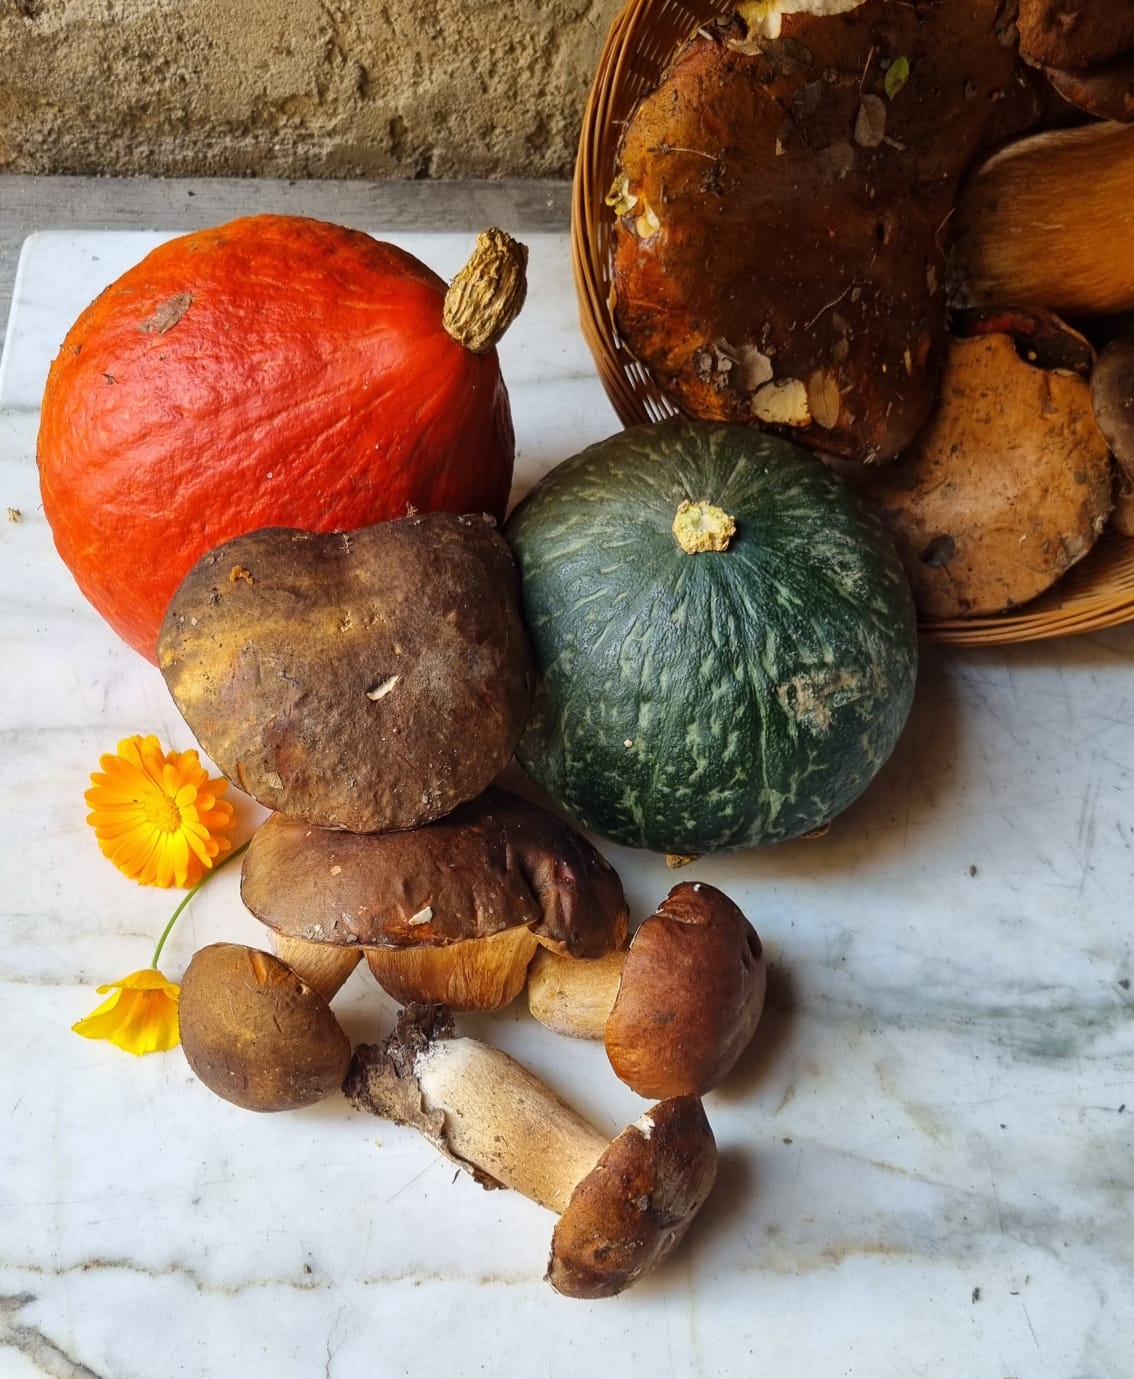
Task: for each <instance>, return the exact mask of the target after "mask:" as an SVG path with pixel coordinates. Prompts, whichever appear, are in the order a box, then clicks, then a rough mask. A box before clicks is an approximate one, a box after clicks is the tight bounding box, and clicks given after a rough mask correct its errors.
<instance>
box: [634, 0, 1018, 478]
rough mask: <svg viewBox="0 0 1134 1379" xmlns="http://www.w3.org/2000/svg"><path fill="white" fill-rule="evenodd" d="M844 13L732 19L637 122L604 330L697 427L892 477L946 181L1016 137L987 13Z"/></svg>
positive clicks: (936, 312)
mask: <svg viewBox="0 0 1134 1379" xmlns="http://www.w3.org/2000/svg"><path fill="white" fill-rule="evenodd" d="M846 8H847V7H846V6H845V5H841V4H838V5H836V4H831V3H815V0H812V3H808V4H791V5H785V4H774V3H764V4H761V3H755V4H743V5H740V6H739V7H738V13H737V14H736V15H734V16H732V17H730V18H727V19H721V20H719V21H714V22H710V23H707V24H704V25H702V26H701V27H700V28H699V29H698V30H697V32H696V34H695V35H694V36H693V37H692V38H691V39H690V40H689V41H688V42H687V43H686V44H685V45H684V46H683V47H682V48H681V49H680V50H679V51H678V53H677V54H676V55H675V56H674V58H673V60H672V61H671V62H670V63H669V64H668V66H667V67H666V69H665V71H664V73H663V75H662V77H661V79H660V81H659V83H658V85H657V86H656V87H655V89H654V90H653V91H651V92H649V93H647V94H646V95H645V96H644V97H643V98H642V100H641V101H640V102H639V104H638V105H637V106H636V107H635V109H634V110H633V111H632V112H631V114H630V117H629V119H628V120H627V122H626V127H625V130H624V133H623V135H622V139H621V143H620V146H619V150H618V155H617V172H616V177H615V183H614V187H613V189H612V192H611V195H610V196H609V197H608V201H609V204H610V205H611V206H612V207H613V210H614V214H615V223H614V226H613V233H612V240H611V245H612V253H613V263H612V279H613V287H614V320H615V324H616V326H617V330H618V335H619V338H620V339H621V340H622V341H623V342H624V343H625V344H626V346H627V347H628V349H630V350H631V351H632V352H633V353H634V355H635V356H636V357H637V358H638V360H640V361H641V363H642V365H643V366H644V367H645V368H646V369H647V370H648V371H649V374H650V376H651V378H652V379H653V380H654V381H655V382H656V383H657V384H658V386H659V387H660V388H662V389H664V390H665V392H666V393H667V394H668V395H669V396H670V397H671V398H672V399H673V401H674V403H675V404H676V405H677V406H678V407H680V408H681V409H682V410H684V411H686V412H687V413H689V414H690V415H693V416H698V417H703V418H706V419H711V420H726V421H744V422H755V423H757V424H759V425H763V426H767V427H771V428H773V429H777V430H780V431H783V432H786V433H787V434H789V435H791V436H792V437H793V438H794V439H798V440H801V441H802V442H803V443H804V444H807V445H811V446H813V447H815V448H818V449H821V450H822V451H824V452H825V453H830V454H837V455H840V456H843V457H846V458H850V459H856V460H868V459H870V460H873V459H878V460H889V459H892V458H894V456H896V455H897V454H899V453H900V452H901V451H902V449H903V448H904V447H905V445H906V444H907V443H908V442H909V440H910V438H911V437H912V436H913V435H914V434H915V433H916V432H917V430H918V429H919V428H920V427H921V425H922V424H923V422H924V421H925V418H926V416H927V414H928V412H929V409H930V407H931V405H932V402H933V397H934V392H935V385H936V381H937V374H938V368H939V365H940V359H941V353H942V349H943V346H944V341H945V330H946V307H945V260H944V255H943V251H942V247H941V230H942V227H943V225H944V224H945V223H946V222H947V221H948V219H949V216H950V213H951V211H952V208H953V203H954V197H955V193H956V188H957V184H958V181H959V179H960V177H961V175H962V173H963V171H964V170H965V168H966V167H967V165H968V163H969V162H970V160H971V159H972V158H973V157H974V156H976V155H977V153H978V152H979V151H980V150H981V149H982V148H984V147H986V146H987V145H986V144H985V139H986V138H987V137H988V134H989V129H990V121H993V120H995V121H996V122H997V124H998V128H997V133H998V134H1003V135H1004V136H1005V137H1007V135H1008V134H1010V133H1012V132H1018V130H1019V129H1020V128H1024V127H1026V124H1025V123H1021V124H1020V125H1017V126H1015V127H1014V128H1013V127H1012V122H1011V120H1010V119H1008V114H1007V112H1008V110H1009V108H1010V107H1011V108H1014V107H1015V102H1014V101H1012V100H1009V99H1008V98H1007V97H1008V93H1009V91H1010V90H1011V89H1013V88H1014V84H1015V80H1016V72H1017V68H1018V63H1017V58H1016V53H1015V50H1014V47H1013V45H1012V43H1011V42H1010V41H1006V35H1007V37H1008V38H1010V37H1011V35H1010V34H1007V30H1008V22H1007V20H1006V19H1005V17H1004V14H1003V7H1002V6H1001V5H1000V3H999V0H977V2H976V3H971V4H967V5H964V6H955V5H931V6H927V5H894V4H890V3H887V2H886V0H864V3H861V4H858V5H855V6H853V7H850V9H849V12H847V13H835V12H834V11H836V10H842V9H846ZM793 11H794V12H793ZM772 32H775V34H776V36H775V37H770V36H769V34H770V33H772ZM1033 111H1034V107H1033V105H1032V102H1031V98H1030V96H1029V99H1028V101H1027V103H1026V110H1025V109H1024V107H1021V116H1020V118H1021V120H1025V118H1026V119H1027V120H1030V118H1031V116H1032V114H1033ZM1005 120H1006V121H1007V125H1008V127H1007V128H1005V127H1004V124H1003V123H1001V122H1002V121H1005ZM911 189H912V190H911Z"/></svg>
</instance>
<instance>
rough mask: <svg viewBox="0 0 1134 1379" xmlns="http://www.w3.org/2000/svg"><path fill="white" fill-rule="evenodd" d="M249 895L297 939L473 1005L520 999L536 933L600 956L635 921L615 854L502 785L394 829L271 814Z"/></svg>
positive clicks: (431, 997)
mask: <svg viewBox="0 0 1134 1379" xmlns="http://www.w3.org/2000/svg"><path fill="white" fill-rule="evenodd" d="M240 893H241V897H242V899H243V900H244V903H245V905H246V906H247V907H248V909H249V910H251V911H252V913H253V914H254V915H256V917H257V918H258V919H260V920H262V921H263V922H264V923H265V924H267V925H268V926H269V927H270V928H272V929H274V930H276V931H277V932H278V933H279V934H280V935H283V936H285V937H286V938H287V939H289V940H295V939H299V940H306V941H308V942H311V943H317V944H331V945H336V946H338V947H339V948H340V949H343V948H345V949H348V950H349V949H354V950H356V951H362V950H366V952H367V956H368V960H369V961H370V965H371V968H372V970H373V971H374V973H375V976H377V977H378V979H379V981H381V982H382V983H383V985H385V986H387V989H389V990H391V991H392V993H393V994H394V995H395V996H396V997H397V998H398V999H399V1000H401V1001H403V1002H406V1003H409V1002H413V1001H420V1002H426V1003H429V1002H433V1001H438V1000H444V1002H445V1003H446V1004H448V1005H451V1006H453V1007H454V1008H456V1009H465V1010H470V1009H494V1008H496V1007H498V1006H500V1005H503V1004H506V1003H507V1001H508V1000H511V999H512V997H513V996H515V995H516V994H517V992H518V991H519V990H520V987H521V986H522V985H523V979H524V973H525V970H526V967H527V964H528V962H529V961H530V959H531V957H532V953H533V952H534V948H535V944H536V943H537V942H538V943H542V944H545V945H547V946H548V947H550V948H553V949H555V950H557V951H561V952H567V953H571V954H574V955H576V956H579V957H598V956H600V955H601V954H603V953H607V952H610V951H611V950H612V949H615V948H618V947H620V946H621V945H622V943H623V942H624V941H625V936H626V927H627V906H626V897H625V895H624V894H623V890H622V883H621V882H620V881H619V879H618V874H617V873H616V872H615V870H614V868H613V867H612V866H611V865H610V864H609V862H607V861H606V859H605V858H604V857H603V856H602V855H601V854H600V853H598V852H597V851H596V850H595V849H594V848H593V847H592V846H591V844H590V843H589V842H588V841H587V840H586V839H585V838H584V837H583V836H582V834H580V833H578V832H576V830H574V829H573V828H571V827H569V826H568V825H567V824H565V823H563V822H562V821H561V820H560V819H558V818H557V817H556V816H555V815H553V814H550V813H549V812H548V811H547V810H544V809H540V808H539V807H538V806H536V805H533V804H529V803H528V802H527V801H526V800H522V799H521V798H520V797H519V796H517V795H512V794H510V793H509V792H508V791H504V790H500V789H497V788H492V789H489V790H487V791H485V792H484V793H483V794H482V795H480V796H478V797H477V798H476V799H475V800H471V801H469V802H468V803H467V804H465V805H462V806H460V807H459V808H458V809H456V810H454V811H453V813H452V814H449V815H447V816H446V817H445V818H444V819H439V820H437V821H436V822H434V823H431V824H427V825H425V826H423V827H421V828H417V829H411V830H405V831H403V832H397V833H377V834H351V833H344V832H342V831H340V830H337V829H320V828H315V827H313V826H312V825H310V824H305V823H302V822H300V821H298V820H296V819H291V818H288V817H287V816H285V815H282V814H276V815H273V816H272V817H271V818H269V819H268V820H267V822H266V823H265V824H264V825H263V826H262V827H261V828H260V829H259V831H258V832H257V833H256V834H255V836H254V837H253V839H252V843H251V845H250V847H249V849H248V852H247V854H246V856H245V858H244V865H243V871H242V874H241V883H240ZM508 931H511V935H512V937H511V939H509V938H508V936H507V935H508ZM487 939H491V940H493V943H492V944H491V945H488V944H485V943H484V942H483V941H484V940H487ZM429 950H432V952H431V951H429ZM400 958H404V961H399V959H400Z"/></svg>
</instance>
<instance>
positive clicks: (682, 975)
mask: <svg viewBox="0 0 1134 1379" xmlns="http://www.w3.org/2000/svg"><path fill="white" fill-rule="evenodd" d="M766 988H767V967H766V964H765V961H764V952H763V946H762V945H761V943H760V938H759V935H758V934H757V933H756V930H755V929H754V928H753V927H752V925H751V924H750V923H749V922H748V920H747V919H746V918H745V917H744V915H743V913H742V912H741V911H740V910H739V909H738V908H737V906H736V905H735V904H733V902H732V901H731V900H730V899H729V898H728V896H726V895H725V894H724V893H723V892H722V891H719V890H717V888H716V887H715V886H710V885H707V884H705V883H704V882H699V881H694V882H688V881H685V882H682V883H681V884H680V885H677V886H674V888H673V889H672V890H671V891H670V893H669V895H668V896H667V897H666V898H665V900H663V901H662V903H661V904H660V905H659V906H658V908H657V910H656V911H655V912H654V913H653V914H652V915H650V916H649V917H648V918H646V919H644V920H643V921H642V923H641V924H640V925H639V926H638V929H637V930H636V932H635V934H634V937H633V940H632V941H631V943H630V946H629V948H627V949H625V950H624V951H621V952H618V953H613V954H611V955H610V956H608V957H606V958H599V959H597V960H594V961H585V960H582V959H576V958H570V957H565V956H562V955H560V954H556V953H551V952H543V953H540V954H538V955H537V957H536V960H535V962H534V963H533V964H532V969H531V972H530V973H529V975H528V1007H529V1009H530V1010H531V1013H532V1014H533V1015H534V1016H535V1018H536V1019H537V1020H539V1021H540V1022H541V1023H542V1024H545V1025H547V1026H548V1027H549V1028H551V1029H555V1030H558V1031H559V1032H560V1033H563V1034H569V1035H574V1036H577V1037H581V1038H592V1039H602V1040H604V1042H605V1045H606V1052H607V1057H608V1058H609V1059H610V1064H611V1067H612V1068H613V1069H614V1071H615V1073H616V1074H617V1075H618V1077H619V1078H621V1079H622V1081H623V1082H625V1083H626V1084H627V1086H629V1087H631V1088H633V1090H634V1091H636V1092H637V1093H638V1094H639V1096H644V1097H669V1096H678V1095H681V1094H683V1093H691V1094H696V1095H701V1094H703V1093H705V1092H707V1091H709V1090H710V1089H711V1088H713V1087H715V1086H717V1085H718V1084H719V1083H720V1082H721V1081H723V1079H724V1078H725V1077H727V1075H728V1074H729V1072H730V1071H731V1070H732V1068H733V1066H734V1065H735V1063H736V1060H737V1059H738V1058H739V1057H740V1055H741V1053H742V1052H743V1051H744V1049H745V1048H746V1047H747V1046H748V1044H749V1042H750V1041H751V1039H752V1036H753V1034H754V1033H755V1030H756V1026H757V1024H758V1023H759V1020H760V1015H761V1012H762V1011H763V1009H764V995H765V991H766Z"/></svg>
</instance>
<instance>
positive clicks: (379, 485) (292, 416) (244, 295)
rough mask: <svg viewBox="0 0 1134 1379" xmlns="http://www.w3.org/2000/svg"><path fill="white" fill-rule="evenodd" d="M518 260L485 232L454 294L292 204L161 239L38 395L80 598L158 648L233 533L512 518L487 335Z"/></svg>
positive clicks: (68, 345) (411, 261) (51, 509)
mask: <svg viewBox="0 0 1134 1379" xmlns="http://www.w3.org/2000/svg"><path fill="white" fill-rule="evenodd" d="M525 263H526V251H525V250H524V248H523V246H522V245H518V244H516V243H515V242H514V241H513V240H511V239H509V237H508V236H506V235H504V234H502V233H501V232H500V231H489V232H486V233H485V234H484V235H482V236H480V238H479V240H478V242H477V249H476V252H475V253H474V255H473V258H472V259H471V260H470V263H469V265H468V267H467V268H466V269H465V270H463V271H462V273H461V274H458V276H457V278H456V279H454V281H453V284H452V287H451V288H449V289H448V290H447V289H446V285H445V283H444V282H443V281H442V279H441V278H439V277H438V276H437V274H436V273H434V272H433V271H432V270H430V269H429V268H427V267H426V266H425V265H424V264H422V263H421V262H419V261H418V260H417V259H416V258H414V257H413V255H411V254H408V253H406V252H404V251H403V250H401V249H397V248H395V247H394V246H392V245H389V244H383V243H381V242H379V241H376V240H374V239H373V238H371V237H370V236H369V235H366V234H363V233H361V232H359V231H353V230H347V229H344V228H342V227H340V226H337V225H330V224H326V223H324V222H322V221H317V220H309V219H305V218H301V217H297V216H268V215H262V216H249V217H246V218H243V219H240V220H235V221H232V222H231V223H229V224H227V225H222V226H220V227H218V228H216V229H210V230H204V231H199V232H197V233H194V234H189V235H184V236H180V237H178V238H177V239H173V240H170V241H168V242H166V243H165V244H163V245H161V246H160V247H159V248H157V249H155V250H154V251H153V252H152V253H151V254H149V255H148V256H147V257H146V258H145V259H143V260H142V261H141V262H140V263H139V264H137V265H136V266H135V267H133V268H131V269H130V270H129V271H128V272H126V273H125V274H124V275H123V276H122V277H121V278H119V279H118V281H117V282H115V283H114V284H113V285H112V286H110V287H108V288H107V289H106V291H105V292H103V293H102V295H101V296H100V297H98V298H97V300H96V301H94V302H93V303H92V304H91V305H90V306H89V307H88V308H87V309H86V310H85V311H84V312H83V313H82V315H81V316H80V317H79V319H78V320H77V321H76V322H75V324H74V326H73V327H72V328H71V330H70V331H69V332H68V334H67V338H66V339H65V340H64V342H63V346H62V349H61V351H60V353H59V355H58V357H57V358H56V359H55V361H54V363H53V364H52V366H51V371H50V374H49V377H48V381H47V388H46V391H45V393H44V397H43V409H42V417H41V422H40V431H39V441H38V452H37V458H38V462H39V472H40V485H41V489H42V494H43V507H44V512H45V514H46V516H47V520H48V522H49V523H50V524H51V528H52V533H53V536H54V538H55V544H56V547H57V549H58V551H59V554H60V555H61V556H62V558H63V560H64V562H65V563H66V565H67V566H68V568H69V569H70V570H71V573H72V574H73V575H74V577H75V580H76V582H77V583H78V586H79V588H80V589H81V590H82V592H83V594H85V595H86V597H87V598H88V599H89V600H90V602H91V603H92V604H93V605H94V606H95V608H96V609H97V610H98V611H99V612H100V613H101V614H102V616H103V617H104V618H106V620H107V621H108V622H109V623H110V624H111V626H112V627H114V628H115V630H116V631H117V632H119V633H120V635H121V636H122V637H123V638H125V640H126V641H128V642H129V643H130V644H131V645H132V646H134V647H135V648H136V649H137V650H138V651H140V652H141V653H142V655H144V656H146V657H148V658H149V659H150V660H151V661H154V660H155V659H156V656H155V651H154V644H155V640H156V637H157V632H158V627H159V625H160V623H161V619H162V616H163V614H164V613H165V610H166V607H167V605H168V603H169V601H170V599H171V597H172V596H173V593H174V591H175V589H176V588H177V586H178V584H179V583H180V581H181V579H182V577H183V575H184V574H185V573H186V572H187V571H188V570H189V568H190V567H191V566H192V565H193V564H194V563H195V562H196V561H197V559H198V558H199V557H200V556H201V555H203V554H204V553H205V552H206V551H207V550H211V549H212V548H213V547H215V546H217V545H219V544H220V543H221V542H223V541H226V540H228V539H229V538H230V537H233V536H237V535H240V534H242V533H243V532H247V531H252V530H254V529H256V528H260V527H270V526H288V527H300V528H305V529H307V530H311V531H338V530H351V529H354V528H358V527H362V526H367V525H369V524H370V523H373V522H377V521H382V520H385V519H387V518H392V517H401V516H404V515H405V513H406V510H407V508H415V509H418V510H420V511H432V510H444V511H451V512H488V513H492V514H493V515H494V516H496V517H497V518H503V516H504V510H505V506H506V504H507V501H508V493H509V489H510V487H511V481H512V466H513V460H514V451H515V445H514V436H513V430H512V420H511V413H510V410H509V404H508V394H507V391H506V389H505V386H504V382H503V379H502V378H501V374H500V366H499V360H498V358H497V354H496V350H495V348H494V346H495V342H496V340H497V339H498V338H499V336H500V335H501V334H502V333H503V331H504V329H506V328H507V325H508V324H509V323H510V321H511V320H512V319H513V317H514V316H515V314H516V312H517V311H518V310H519V307H520V305H521V304H522V302H523V296H524V266H525Z"/></svg>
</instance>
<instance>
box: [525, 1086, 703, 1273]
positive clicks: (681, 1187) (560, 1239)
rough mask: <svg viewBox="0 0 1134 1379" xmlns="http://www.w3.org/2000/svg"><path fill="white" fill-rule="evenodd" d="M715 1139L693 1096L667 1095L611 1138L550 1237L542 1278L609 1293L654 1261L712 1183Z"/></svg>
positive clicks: (691, 1215) (681, 1229)
mask: <svg viewBox="0 0 1134 1379" xmlns="http://www.w3.org/2000/svg"><path fill="white" fill-rule="evenodd" d="M716 1176H717V1146H716V1140H715V1139H714V1138H713V1132H712V1129H711V1128H710V1126H709V1122H708V1119H707V1117H706V1116H705V1110H704V1107H703V1106H702V1105H701V1102H700V1100H699V1099H698V1098H697V1097H693V1096H681V1097H673V1098H671V1099H670V1100H668V1101H663V1102H660V1103H659V1104H658V1105H657V1106H654V1107H653V1108H651V1109H650V1110H649V1111H647V1112H646V1114H645V1115H644V1116H642V1117H641V1119H640V1120H638V1121H637V1122H636V1124H634V1125H631V1126H628V1127H627V1128H626V1129H625V1130H624V1131H623V1132H622V1134H621V1135H619V1136H618V1138H617V1139H615V1140H613V1141H612V1142H611V1144H610V1146H609V1148H608V1149H607V1150H606V1151H605V1153H604V1154H603V1155H602V1157H601V1158H600V1159H599V1161H598V1163H597V1164H596V1165H595V1166H594V1168H593V1169H592V1170H591V1172H590V1173H589V1174H588V1175H587V1176H586V1177H585V1178H584V1179H583V1180H582V1182H581V1183H580V1184H579V1185H578V1187H577V1188H576V1189H575V1191H574V1193H572V1195H571V1199H570V1201H569V1202H568V1203H567V1206H566V1208H565V1209H564V1212H563V1214H562V1216H560V1218H559V1221H558V1222H557V1224H556V1227H555V1232H554V1234H553V1236H552V1239H551V1258H550V1260H549V1262H548V1268H547V1279H548V1282H549V1283H550V1284H551V1286H552V1287H553V1288H554V1289H555V1290H556V1291H557V1292H559V1293H563V1294H565V1295H566V1296H567V1297H573V1298H608V1297H613V1296H614V1295H615V1294H616V1293H620V1292H621V1291H622V1290H623V1289H624V1288H627V1287H629V1285H630V1284H632V1283H633V1282H634V1280H635V1279H637V1278H639V1277H640V1276H641V1275H642V1274H644V1273H646V1272H647V1271H648V1270H650V1269H652V1268H654V1266H655V1265H657V1264H658V1263H659V1262H660V1261H661V1260H663V1259H664V1258H665V1256H666V1255H668V1254H669V1252H670V1251H671V1250H672V1249H673V1248H674V1246H675V1245H677V1244H678V1242H679V1241H680V1240H681V1238H682V1237H683V1236H684V1235H685V1232H686V1231H687V1230H688V1229H689V1226H690V1224H691V1223H692V1221H693V1218H694V1216H695V1215H696V1214H697V1212H698V1211H699V1210H700V1208H701V1206H702V1204H703V1203H704V1201H705V1199H706V1198H707V1197H708V1195H709V1193H710V1191H711V1190H712V1187H713V1184H714V1182H715V1181H716Z"/></svg>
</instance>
